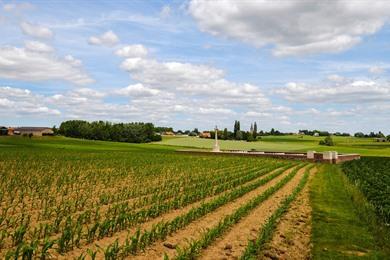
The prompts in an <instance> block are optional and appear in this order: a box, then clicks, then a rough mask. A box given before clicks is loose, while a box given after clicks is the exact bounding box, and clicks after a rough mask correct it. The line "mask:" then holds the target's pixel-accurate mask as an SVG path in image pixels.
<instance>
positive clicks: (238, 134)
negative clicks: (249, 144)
mask: <svg viewBox="0 0 390 260" xmlns="http://www.w3.org/2000/svg"><path fill="white" fill-rule="evenodd" d="M236 140H242V132H241V131H240V130H238V131H237V134H236Z"/></svg>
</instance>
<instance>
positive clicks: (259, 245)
mask: <svg viewBox="0 0 390 260" xmlns="http://www.w3.org/2000/svg"><path fill="white" fill-rule="evenodd" d="M312 167H314V165H313V166H311V167H310V168H307V169H306V171H305V174H304V176H303V178H302V179H301V181H300V182H299V184H298V186H297V187H296V188H295V189H294V191H293V193H291V194H290V195H289V196H288V197H286V198H285V199H284V200H283V201H282V203H281V204H280V206H279V208H278V209H277V210H276V211H275V212H274V213H273V214H272V215H271V217H269V218H268V220H267V222H266V223H265V224H264V225H263V227H262V228H261V231H260V233H259V236H258V238H257V239H256V241H255V242H253V241H250V240H249V241H248V246H247V248H246V249H245V252H244V253H243V255H242V256H241V258H240V259H242V260H249V259H258V256H259V254H260V252H261V251H262V250H263V249H264V246H265V244H266V243H267V242H269V241H270V240H271V239H272V236H273V234H274V232H275V229H276V226H277V223H278V221H279V219H280V218H281V217H282V216H283V215H284V214H285V213H286V212H287V210H288V208H289V207H290V205H291V203H292V202H293V201H294V200H295V199H296V197H297V196H298V194H299V193H300V192H301V191H302V189H303V187H304V186H305V185H306V183H307V180H308V178H309V174H310V170H311V168H312Z"/></svg>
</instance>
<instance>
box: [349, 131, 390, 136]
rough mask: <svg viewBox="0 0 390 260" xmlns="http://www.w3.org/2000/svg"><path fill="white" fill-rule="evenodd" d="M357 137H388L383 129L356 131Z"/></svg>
mask: <svg viewBox="0 0 390 260" xmlns="http://www.w3.org/2000/svg"><path fill="white" fill-rule="evenodd" d="M355 137H372V138H386V137H385V135H384V134H383V133H382V132H381V131H379V132H378V133H375V132H370V133H369V134H364V133H362V132H357V133H355ZM387 137H390V135H389V136H387Z"/></svg>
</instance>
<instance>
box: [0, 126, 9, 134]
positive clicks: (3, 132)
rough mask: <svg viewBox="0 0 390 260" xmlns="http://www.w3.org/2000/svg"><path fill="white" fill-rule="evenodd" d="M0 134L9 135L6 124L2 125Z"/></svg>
mask: <svg viewBox="0 0 390 260" xmlns="http://www.w3.org/2000/svg"><path fill="white" fill-rule="evenodd" d="M0 135H8V128H7V127H5V126H0Z"/></svg>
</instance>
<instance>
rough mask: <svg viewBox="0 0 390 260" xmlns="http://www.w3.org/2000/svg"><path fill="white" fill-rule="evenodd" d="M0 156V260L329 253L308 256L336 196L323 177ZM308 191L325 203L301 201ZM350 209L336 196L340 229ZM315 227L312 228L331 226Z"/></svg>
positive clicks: (188, 161) (317, 170) (89, 156)
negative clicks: (323, 215)
mask: <svg viewBox="0 0 390 260" xmlns="http://www.w3.org/2000/svg"><path fill="white" fill-rule="evenodd" d="M0 147H1V148H0V178H1V181H0V230H1V231H0V232H1V233H0V258H1V259H3V258H6V259H15V258H18V257H19V258H24V259H32V258H40V259H122V258H126V259H127V258H128V259H163V258H169V259H194V258H197V259H222V258H227V259H236V258H242V259H254V258H260V257H265V258H272V257H273V256H280V257H286V256H294V257H296V258H306V257H308V256H310V255H311V254H313V252H314V255H313V257H314V258H315V259H322V258H320V257H318V256H321V257H325V258H326V256H327V253H328V252H329V256H331V253H332V254H333V253H334V251H331V250H329V251H324V250H323V247H324V244H322V242H321V241H320V240H314V241H318V242H315V244H314V248H319V252H321V254H319V253H318V252H317V251H313V252H311V250H310V248H311V246H312V243H313V241H312V239H311V232H312V231H311V225H312V224H311V223H312V219H311V216H312V215H313V216H316V214H319V213H321V210H323V208H322V205H323V199H326V198H328V197H329V194H328V192H332V193H335V192H334V191H333V190H332V189H331V187H333V185H334V183H333V182H332V181H328V182H325V181H324V179H323V177H324V176H328V178H331V177H334V176H337V175H334V174H333V175H332V174H330V175H329V173H332V169H329V168H324V167H321V166H319V165H315V164H310V163H306V162H299V161H290V160H276V159H268V158H246V157H234V156H226V157H225V156H216V157H213V156H199V155H184V154H180V153H175V150H174V149H175V147H173V146H165V145H159V144H127V143H114V142H102V141H86V140H77V139H71V138H63V137H44V138H31V139H29V138H19V137H11V138H10V137H1V138H0ZM335 167H336V169H338V170H339V171H340V167H338V166H335ZM340 174H341V172H340ZM316 183H317V184H316ZM319 183H320V184H321V183H324V185H326V187H325V188H326V189H325V191H326V192H321V193H318V194H317V197H316V198H317V199H316V200H312V195H310V194H311V192H312V191H313V188H312V187H313V185H314V184H316V185H319ZM351 186H352V188H355V186H353V185H351ZM314 187H315V185H314ZM336 187H338V186H336ZM315 190H319V189H318V188H315ZM336 193H337V192H336ZM351 202H352V201H350V197H349V196H343V197H341V199H340V204H339V205H344V204H345V203H347V204H348V203H349V204H351V207H350V208H347V209H346V210H347V212H348V214H351V216H353V217H352V218H349V219H348V221H349V223H350V222H352V223H355V222H356V223H357V224H356V225H361V224H362V223H365V222H364V221H365V220H361V219H360V218H359V216H358V215H357V213H356V212H355V209H354V207H353V203H351ZM335 206H337V205H336V204H333V203H332V204H330V205H327V208H329V209H332V207H335ZM311 209H313V212H312V210H311ZM320 220H321V219H318V223H313V227H316V225H319V224H321V225H322V226H321V229H325V228H329V227H330V226H334V224H335V223H329V222H326V221H325V222H324V223H322V222H320ZM313 221H317V218H314V219H313ZM340 221H346V220H345V219H343V215H342V216H341V217H340ZM362 221H363V222H362ZM336 224H337V223H336ZM364 231H365V232H366V233H365V234H366V235H367V237H370V238H371V239H372V240H371V244H369V245H368V246H367V245H366V244H364V243H363V244H360V242H361V241H360V240H357V242H356V243H355V246H358V247H359V248H363V249H366V250H367V251H370V252H372V254H371V253H370V256H371V255H373V256H388V255H386V254H387V253H386V251H382V249H381V248H382V247H383V245H381V246H378V247H377V245H376V242H375V241H376V240H375V239H376V235H375V234H373V233H372V232H371V231H370V230H364ZM351 236H352V237H355V236H356V237H360V236H361V234H359V233H352V234H351ZM332 238H333V239H334V241H335V243H338V242H339V241H338V239H337V237H332ZM328 239H329V240H330V239H331V238H328ZM291 241H299V243H291ZM337 241H338V242H337ZM326 246H327V245H326ZM280 248H283V251H280ZM351 250H353V248H352V249H351ZM336 251H337V249H336Z"/></svg>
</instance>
